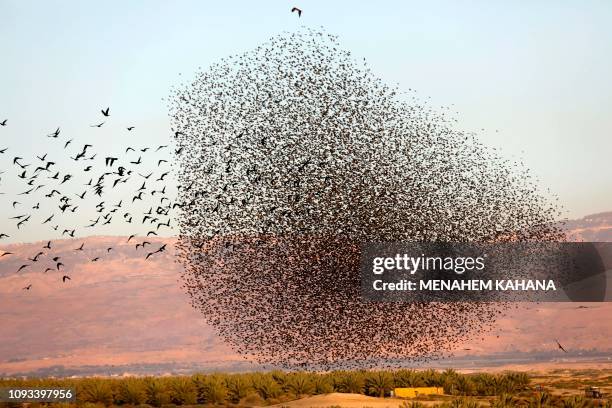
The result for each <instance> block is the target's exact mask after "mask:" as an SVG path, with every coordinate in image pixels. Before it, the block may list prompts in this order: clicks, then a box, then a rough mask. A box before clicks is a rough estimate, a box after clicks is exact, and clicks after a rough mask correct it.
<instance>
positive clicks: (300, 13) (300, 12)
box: [291, 7, 302, 17]
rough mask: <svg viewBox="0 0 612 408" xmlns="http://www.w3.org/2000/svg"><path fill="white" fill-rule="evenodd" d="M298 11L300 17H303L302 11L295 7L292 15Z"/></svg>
mask: <svg viewBox="0 0 612 408" xmlns="http://www.w3.org/2000/svg"><path fill="white" fill-rule="evenodd" d="M296 11H297V13H298V17H302V10H301V9H299V8H297V7H294V8H292V9H291V12H292V13H295V12H296Z"/></svg>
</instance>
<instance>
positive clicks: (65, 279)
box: [62, 275, 72, 282]
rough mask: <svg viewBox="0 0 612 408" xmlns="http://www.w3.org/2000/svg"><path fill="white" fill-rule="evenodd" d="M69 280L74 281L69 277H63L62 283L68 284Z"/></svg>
mask: <svg viewBox="0 0 612 408" xmlns="http://www.w3.org/2000/svg"><path fill="white" fill-rule="evenodd" d="M67 280H72V279H70V276H68V275H64V276H62V282H66V281H67Z"/></svg>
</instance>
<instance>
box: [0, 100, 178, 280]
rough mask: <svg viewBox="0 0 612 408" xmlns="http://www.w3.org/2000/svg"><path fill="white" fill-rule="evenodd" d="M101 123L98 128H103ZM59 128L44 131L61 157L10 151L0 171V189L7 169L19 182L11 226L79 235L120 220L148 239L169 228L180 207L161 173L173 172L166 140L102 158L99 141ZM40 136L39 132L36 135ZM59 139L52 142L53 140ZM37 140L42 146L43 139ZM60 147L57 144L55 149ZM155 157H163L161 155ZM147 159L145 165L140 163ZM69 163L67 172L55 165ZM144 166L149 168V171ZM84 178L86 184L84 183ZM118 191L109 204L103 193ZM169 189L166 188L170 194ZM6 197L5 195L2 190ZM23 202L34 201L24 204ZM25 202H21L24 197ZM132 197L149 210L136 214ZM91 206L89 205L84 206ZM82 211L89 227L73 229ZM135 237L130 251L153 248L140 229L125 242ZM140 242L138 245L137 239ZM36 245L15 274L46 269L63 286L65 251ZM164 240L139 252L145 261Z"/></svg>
mask: <svg viewBox="0 0 612 408" xmlns="http://www.w3.org/2000/svg"><path fill="white" fill-rule="evenodd" d="M100 113H101V114H102V116H103V117H104V118H105V119H107V120H109V119H110V117H111V110H110V108H109V107H106V108H105V109H102V110H101V111H100ZM0 123H1V124H2V126H7V125H8V120H7V119H5V120H3V121H2V122H0ZM104 123H105V122H102V123H100V124H98V125H95V127H97V128H100V127H102V125H104ZM134 129H135V127H134V126H129V127H127V128H126V131H128V132H131V131H133V130H134ZM62 136H63V133H62V130H61V128H60V127H58V128H56V129H55V130H54V131H52V132H51V133H49V134H47V135H46V138H47V139H48V140H49V141H50V142H51V143H58V144H61V147H62V148H61V152H62V154H61V155H58V156H57V157H52V156H51V154H50V153H48V152H46V153H42V154H39V155H35V156H34V157H31V158H24V157H21V156H19V155H18V153H15V154H14V157H13V158H12V159H11V161H10V162H11V163H12V165H13V169H4V170H3V171H2V175H0V188H2V184H1V181H2V177H7V175H5V174H4V173H8V172H9V171H11V170H12V171H14V172H15V173H16V177H17V180H18V183H19V182H20V183H21V184H18V186H19V187H18V188H19V189H20V190H19V192H17V193H15V196H14V197H13V198H11V199H9V202H11V209H12V210H14V211H15V213H16V214H14V215H10V216H8V217H7V218H8V220H9V221H13V222H14V223H15V229H17V230H22V229H24V228H27V227H28V226H31V227H32V228H48V230H47V232H44V230H40V231H37V232H36V234H37V235H40V236H44V235H45V234H49V233H53V232H54V233H55V234H56V235H59V238H74V239H77V238H78V237H79V236H80V235H82V234H87V235H91V234H92V233H93V232H94V228H95V227H99V226H107V225H111V224H113V225H116V224H118V223H123V224H133V225H134V229H137V228H138V229H139V230H142V229H143V228H144V231H147V232H146V233H144V232H143V233H142V235H145V236H146V237H150V236H157V235H158V233H159V232H160V231H164V230H167V231H171V228H172V227H171V226H172V225H173V223H172V222H171V220H172V213H173V210H175V209H176V208H177V207H179V206H180V204H178V203H176V202H174V201H173V199H172V197H171V196H170V190H171V189H170V188H168V186H167V185H166V178H167V177H168V175H169V174H170V172H171V169H170V168H169V160H168V155H167V154H166V151H167V150H168V149H169V146H168V145H160V146H153V147H140V148H135V147H127V148H125V149H124V151H122V152H121V153H124V154H123V157H119V155H117V157H114V156H106V157H102V156H99V155H98V153H97V152H96V151H95V150H94V149H95V147H94V144H96V143H97V142H99V143H102V142H101V141H100V140H97V141H96V140H88V141H87V143H83V144H82V145H81V146H80V147H77V146H76V144H77V141H75V140H74V139H72V138H70V139H66V140H63V139H62ZM41 137H42V136H41ZM55 140H57V142H55ZM41 145H42V144H41ZM11 150H12V149H10V148H8V147H3V148H2V149H0V154H2V155H9V154H10V153H11ZM56 150H57V149H56ZM148 152H152V153H158V152H159V154H156V155H155V157H151V160H149V158H146V159H145V157H146V156H147V155H148V154H149V153H148ZM160 154H163V156H162V157H160ZM145 160H147V161H148V163H146V164H145ZM66 162H68V163H70V166H69V169H70V170H63V169H60V168H59V167H60V166H61V165H62V164H66ZM147 169H149V170H148V171H146V170H147ZM81 179H83V180H88V181H87V182H86V183H83V182H82V181H81ZM120 188H123V190H122V191H121V192H120V193H119V194H120V197H125V198H120V199H119V200H118V201H117V202H115V203H109V202H108V201H107V196H108V195H109V192H115V190H119V189H120ZM167 190H168V193H167ZM2 194H3V195H4V196H6V195H8V194H6V193H4V192H2ZM26 198H27V201H33V202H36V204H35V205H33V206H29V205H27V204H26ZM22 201H23V202H22ZM136 201H139V202H143V203H146V204H147V206H148V207H149V209H148V210H142V213H140V212H138V209H137V206H136V204H135V202H136ZM90 202H93V203H94V204H95V206H93V204H91V205H92V206H93V207H92V208H87V204H90ZM79 214H85V215H90V216H91V219H90V220H89V221H88V223H87V224H85V225H81V226H75V225H74V222H75V218H74V217H75V216H77V215H79ZM11 234H12V233H11V232H10V231H2V232H1V233H0V239H6V238H10V237H11ZM132 239H133V240H134V242H133V243H134V246H135V250H138V249H139V248H143V249H144V248H145V247H146V246H147V245H151V242H149V241H146V240H142V239H140V238H138V236H137V234H134V235H132V236H130V237H129V238H128V240H127V242H130V241H132ZM137 240H140V241H141V242H136V241H137ZM40 249H41V250H40V251H39V252H38V253H36V254H35V255H33V256H31V257H27V258H26V259H24V260H23V263H21V264H20V265H19V267H18V268H17V272H22V271H24V270H32V269H33V268H38V269H40V270H41V272H43V273H48V272H51V271H56V272H60V275H61V281H62V282H63V283H66V282H67V281H69V280H71V279H72V278H71V277H70V276H69V275H68V274H66V273H61V272H63V271H64V270H65V269H66V266H67V263H68V262H70V259H66V257H65V256H58V255H56V254H54V244H53V241H48V242H47V243H46V245H44V246H41V248H40ZM85 249H86V248H85V242H81V243H80V244H78V245H77V246H75V247H74V248H73V251H74V253H75V254H77V253H84V250H85ZM112 250H113V248H112V247H109V248H106V250H105V251H104V253H103V254H101V255H98V256H92V257H91V259H89V261H90V262H97V261H100V260H102V259H103V257H104V255H105V254H107V253H110V252H111V251H112ZM165 250H166V245H161V246H159V247H158V248H156V249H150V252H146V253H145V254H144V255H143V256H144V257H145V259H150V258H151V257H152V256H155V255H156V254H159V253H161V252H164V251H165ZM11 256H15V254H13V253H11V252H8V251H4V252H3V253H2V254H0V258H5V257H11ZM33 287H35V285H34V284H33V283H28V284H27V285H26V286H24V287H23V289H24V290H27V291H29V290H32V288H33Z"/></svg>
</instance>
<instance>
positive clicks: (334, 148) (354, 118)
mask: <svg viewBox="0 0 612 408" xmlns="http://www.w3.org/2000/svg"><path fill="white" fill-rule="evenodd" d="M291 11H292V12H297V13H298V16H301V14H302V11H301V10H300V9H298V8H294V9H292V10H291ZM169 109H170V114H171V119H172V122H173V132H174V142H175V143H176V146H177V148H176V149H175V150H174V153H175V157H176V159H177V163H178V166H179V168H178V170H177V174H176V176H177V178H178V185H179V186H178V191H177V197H176V200H172V199H171V198H170V197H169V196H168V195H167V193H166V185H164V184H163V183H164V180H165V177H166V176H167V175H168V174H169V170H166V166H167V165H168V164H169V163H168V160H166V159H158V160H157V162H156V164H157V168H158V169H159V170H157V169H156V171H153V172H149V173H146V172H142V171H140V168H141V166H142V163H143V161H144V160H145V155H146V154H147V152H148V151H150V150H154V151H160V150H162V151H163V150H164V149H167V148H168V146H158V147H154V148H150V147H145V148H135V147H128V148H127V149H125V152H124V155H123V157H120V156H119V155H116V156H105V157H97V154H96V152H95V151H94V150H93V149H94V146H92V145H90V144H83V145H82V147H81V148H79V149H77V150H74V151H73V153H72V156H69V158H70V159H72V160H74V161H75V162H76V163H75V164H82V165H83V168H82V169H81V171H83V172H90V171H91V172H93V171H94V170H96V169H97V170H99V171H100V173H99V174H97V175H96V176H92V177H91V180H90V181H89V182H88V183H87V184H86V185H84V186H81V187H82V189H81V190H82V191H78V192H68V191H67V189H68V186H70V185H71V184H72V183H73V182H74V177H73V174H69V173H62V172H59V171H55V169H54V166H55V161H58V160H64V158H51V157H47V154H44V155H41V156H40V157H38V158H33V159H24V158H21V157H18V156H15V157H14V159H13V165H14V167H15V170H17V173H18V174H17V176H18V177H19V178H20V179H21V180H22V181H23V187H24V191H23V192H21V193H20V194H18V196H20V195H34V194H38V195H39V196H40V199H41V203H40V204H41V206H38V205H37V206H36V208H35V209H34V208H32V209H27V210H26V209H23V210H20V211H18V213H17V214H16V215H15V216H12V217H9V219H11V220H14V221H16V228H22V227H23V226H25V225H27V224H28V223H36V222H39V223H40V224H42V225H48V226H50V227H51V228H53V229H54V230H57V231H62V234H61V235H62V236H68V237H77V235H78V233H80V232H82V231H81V230H82V229H83V230H84V231H85V232H87V229H88V228H92V227H95V226H97V225H100V224H110V223H111V222H115V221H116V220H117V219H118V220H120V221H121V222H126V223H132V222H134V223H137V222H140V223H143V224H146V225H151V226H152V227H153V228H152V229H151V230H150V231H149V232H148V233H147V234H146V236H150V235H156V234H157V231H158V230H160V228H170V226H171V225H173V226H174V224H173V223H172V222H171V220H172V217H171V214H170V212H171V211H172V210H173V209H176V208H178V209H179V213H178V214H177V218H176V223H177V227H178V230H179V241H178V244H177V254H178V257H179V260H180V261H181V262H182V263H183V265H184V270H183V272H182V277H183V281H184V285H185V289H186V291H187V293H188V294H189V295H190V297H191V299H192V303H193V305H194V307H196V308H198V309H199V310H201V311H202V313H203V316H204V317H205V319H206V320H207V321H208V322H209V323H210V324H212V325H213V326H214V327H215V328H216V329H217V332H218V334H220V336H221V337H222V338H224V339H225V340H226V341H227V342H228V343H229V344H231V345H232V346H233V347H234V348H235V349H236V350H237V351H238V352H240V353H242V354H244V355H248V356H251V357H254V358H255V359H256V360H257V361H259V362H260V363H264V364H265V363H272V364H276V365H281V366H289V367H293V368H296V367H298V368H299V367H307V368H315V367H319V368H338V367H369V366H380V365H381V364H383V365H384V364H386V365H392V366H393V365H401V364H405V362H406V361H411V362H422V361H426V360H429V359H431V358H440V357H443V356H444V355H445V353H450V352H451V351H452V350H453V349H454V348H455V347H456V344H460V343H462V342H463V341H465V340H467V339H470V338H473V337H475V336H478V335H481V334H483V333H484V332H486V331H487V330H489V329H490V325H491V323H492V322H494V321H495V319H496V318H497V317H498V316H499V315H500V314H502V313H504V311H506V310H507V308H508V305H507V304H504V303H486V302H482V303H465V302H455V303H443V302H440V303H427V304H424V303H408V304H406V303H369V302H367V301H365V300H364V298H363V297H362V296H361V294H360V275H359V260H360V251H361V246H362V245H363V244H365V243H368V242H393V241H396V242H405V241H448V242H459V241H476V242H493V241H500V240H501V241H503V240H526V241H528V240H555V239H557V238H558V237H559V234H560V231H559V230H557V229H556V227H554V226H552V225H554V220H555V219H556V216H557V214H558V208H556V206H554V205H552V204H549V203H548V201H547V200H546V199H545V198H544V197H543V196H542V195H540V194H539V192H538V188H537V186H536V183H535V182H533V181H532V180H531V178H530V176H529V174H528V172H526V171H524V170H523V169H521V168H518V167H517V165H516V164H514V163H510V162H507V161H504V160H503V159H502V158H500V157H499V156H498V155H497V154H496V152H495V151H494V150H493V149H489V148H486V147H485V146H483V145H482V144H481V143H479V142H478V141H477V140H476V138H475V137H474V135H472V134H469V133H466V132H462V131H459V130H456V129H455V121H454V120H453V118H452V115H451V113H450V111H449V110H448V108H444V107H442V108H440V109H434V108H432V107H431V106H429V105H428V104H427V103H425V102H422V101H421V100H420V99H418V98H417V97H416V96H415V95H414V93H413V91H412V90H411V91H410V92H409V93H401V92H399V91H398V90H397V89H395V88H392V87H389V86H387V85H385V84H384V83H383V82H382V81H381V80H380V79H378V78H376V76H375V75H373V74H372V72H371V71H370V69H369V68H368V67H367V65H366V64H365V62H364V63H361V62H357V61H355V60H354V59H353V58H352V56H351V54H350V52H347V51H345V50H342V49H341V48H340V46H339V44H338V42H337V38H336V37H335V36H332V35H328V34H326V33H324V32H321V31H315V30H308V29H305V30H302V31H298V32H296V33H291V34H286V35H281V36H278V37H274V38H272V39H271V40H270V41H269V42H267V43H264V44H262V45H260V46H258V47H257V48H256V49H254V50H253V51H250V52H246V53H244V54H242V55H238V56H235V57H231V58H228V59H226V60H222V61H221V62H219V63H217V64H215V65H213V66H212V67H210V68H209V69H208V70H206V71H203V72H200V73H198V75H197V76H196V78H195V79H194V80H193V81H192V82H190V83H187V84H184V85H182V86H179V87H177V88H174V89H173V91H172V95H171V98H169ZM101 114H102V115H103V120H102V121H100V122H96V123H94V124H92V125H91V126H92V127H95V128H101V127H103V126H104V125H105V123H106V122H107V121H108V120H109V118H110V116H111V111H110V109H109V108H106V109H102V111H101ZM0 124H1V125H2V126H6V125H7V121H6V120H4V121H3V122H0ZM134 129H135V128H134V127H133V126H129V127H127V128H126V131H128V132H132V131H133V130H134ZM61 135H62V132H61V129H60V128H57V129H56V130H55V131H54V132H52V133H51V134H49V135H48V136H49V138H52V139H58V138H60V137H61ZM62 143H63V147H64V148H65V149H68V148H69V147H70V146H74V145H75V144H76V142H75V141H74V140H66V141H64V142H62ZM0 152H1V153H2V154H7V153H8V152H7V149H3V150H0ZM54 160H55V161H54ZM130 181H131V182H132V183H131V186H132V188H131V189H130V194H129V196H126V198H125V199H123V200H120V201H119V202H117V203H115V204H109V203H107V202H105V200H104V196H105V194H106V192H107V190H109V189H111V190H112V189H114V188H117V187H119V186H121V185H123V184H126V183H128V182H130ZM134 183H135V184H134ZM154 183H159V184H156V186H157V187H155V190H153V188H152V184H154ZM90 195H93V196H95V197H97V198H98V200H97V201H99V202H98V203H97V205H96V206H95V208H94V210H95V212H96V213H98V215H97V216H96V217H95V219H92V220H91V222H90V224H88V225H86V226H83V227H79V228H76V227H73V226H67V225H64V224H59V223H57V222H56V220H55V219H56V215H57V213H58V210H59V212H61V213H66V212H77V211H81V208H80V205H79V200H82V199H84V197H85V196H90ZM145 199H146V200H155V205H153V206H151V207H150V209H149V211H147V212H145V213H144V214H142V219H140V217H138V218H136V214H134V213H132V212H131V211H130V208H129V206H130V205H134V204H135V203H136V202H137V201H143V200H145ZM18 206H19V202H18V199H16V201H15V202H14V203H13V207H15V209H16V211H17V210H18V209H19V207H18ZM43 209H45V210H47V211H46V212H45V214H44V215H39V213H40V212H42V210H43ZM50 209H52V211H49V210H50ZM33 210H35V211H33ZM7 236H8V234H6V233H3V234H2V235H0V237H7ZM145 238H146V237H145ZM132 239H134V241H136V239H137V236H136V235H132V236H130V237H129V238H128V242H130V241H131V240H132ZM134 244H135V250H138V249H139V248H145V246H148V245H150V243H149V242H147V241H146V240H140V241H138V242H134ZM83 249H84V247H83V244H80V246H77V247H75V248H74V251H82V250H83ZM165 249H166V246H165V245H162V246H160V247H159V248H157V249H155V250H149V252H147V253H146V259H150V258H151V257H153V256H155V255H156V254H159V253H161V252H163V251H164V250H165ZM52 251H53V244H52V242H48V243H47V245H45V247H44V248H41V251H40V252H39V253H37V254H35V255H34V256H32V257H31V258H29V259H28V260H27V262H24V263H23V265H22V266H20V268H19V271H21V270H23V269H26V268H32V267H33V266H35V265H36V264H38V263H40V261H41V260H42V259H43V258H49V259H51V260H52V265H51V266H50V267H48V268H47V269H46V270H44V272H48V271H51V270H58V271H60V270H61V268H62V266H63V265H64V262H66V260H64V259H62V258H60V257H57V256H55V257H54V256H53V253H52ZM107 251H108V252H110V251H112V248H108V249H107ZM4 256H10V253H4V254H2V255H0V257H4ZM102 256H103V255H101V256H96V257H95V258H93V259H91V261H92V262H95V261H98V260H100V259H102ZM69 279H70V277H69V276H68V275H64V276H63V277H62V281H63V282H66V281H67V280H69ZM31 288H32V284H28V286H26V287H25V288H24V289H26V290H30V289H31Z"/></svg>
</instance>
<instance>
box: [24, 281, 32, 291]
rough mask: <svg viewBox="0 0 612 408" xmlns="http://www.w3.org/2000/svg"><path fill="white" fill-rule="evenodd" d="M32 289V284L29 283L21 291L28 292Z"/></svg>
mask: <svg viewBox="0 0 612 408" xmlns="http://www.w3.org/2000/svg"><path fill="white" fill-rule="evenodd" d="M30 289H32V284H31V283H30V284H29V285H28V286H26V287H25V288H23V290H30Z"/></svg>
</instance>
